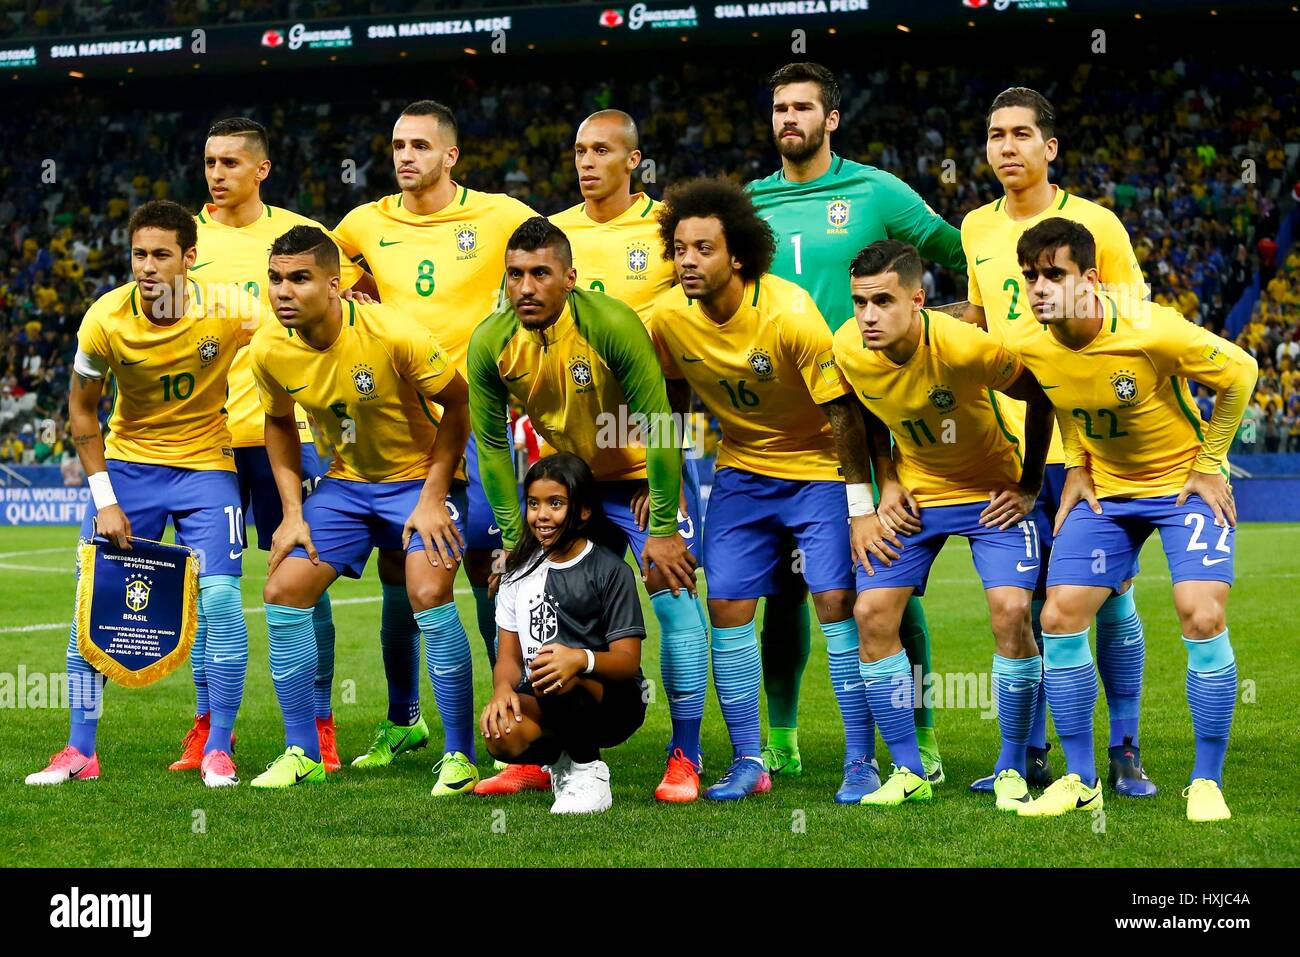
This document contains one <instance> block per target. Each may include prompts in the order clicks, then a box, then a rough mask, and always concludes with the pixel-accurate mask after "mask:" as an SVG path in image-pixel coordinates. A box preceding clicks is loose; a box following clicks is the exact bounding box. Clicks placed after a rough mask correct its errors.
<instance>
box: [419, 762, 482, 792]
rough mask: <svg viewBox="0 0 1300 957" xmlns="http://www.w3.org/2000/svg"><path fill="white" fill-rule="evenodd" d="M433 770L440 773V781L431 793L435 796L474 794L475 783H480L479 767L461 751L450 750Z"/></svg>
mask: <svg viewBox="0 0 1300 957" xmlns="http://www.w3.org/2000/svg"><path fill="white" fill-rule="evenodd" d="M433 770H434V772H435V773H437V775H438V783H437V784H435V785H434V786H433V790H432V791H430V792H429V793H430V794H432V795H433V796H434V797H448V796H449V795H453V794H473V793H474V785H476V784H478V768H476V767H474V763H473V762H472V761H470V759H469V758H468V757H467V756H466V755H465V754H464V753H462V752H460V751H448V752H447V753H446V754H444V755H443V756H442V760H441V761H439V762H438V763H437V764H435V765H434V766H433Z"/></svg>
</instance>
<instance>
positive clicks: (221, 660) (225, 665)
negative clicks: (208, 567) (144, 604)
mask: <svg viewBox="0 0 1300 957" xmlns="http://www.w3.org/2000/svg"><path fill="white" fill-rule="evenodd" d="M199 603H200V604H201V605H202V607H203V616H204V618H206V619H207V623H208V634H207V641H206V643H205V645H204V649H203V670H204V671H205V672H207V678H208V696H209V698H210V700H211V704H212V722H211V726H210V729H209V731H208V741H207V744H205V745H204V747H203V753H204V754H207V753H208V752H209V751H225V752H227V753H229V752H230V747H231V744H230V736H231V733H232V732H233V731H234V728H235V716H236V715H238V714H239V705H240V703H241V702H242V701H243V699H244V680H245V678H246V677H247V675H248V626H247V624H246V623H245V622H244V607H243V603H242V600H241V597H240V592H239V579H238V578H237V577H235V576H234V575H204V576H203V577H202V578H200V579H199Z"/></svg>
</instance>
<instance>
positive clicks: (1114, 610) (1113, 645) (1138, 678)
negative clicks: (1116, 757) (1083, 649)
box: [1097, 586, 1147, 748]
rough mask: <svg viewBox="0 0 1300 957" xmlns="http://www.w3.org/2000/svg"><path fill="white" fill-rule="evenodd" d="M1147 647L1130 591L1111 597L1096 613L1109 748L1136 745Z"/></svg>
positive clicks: (1099, 661) (1098, 661) (1098, 667)
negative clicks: (1108, 721) (1108, 720)
mask: <svg viewBox="0 0 1300 957" xmlns="http://www.w3.org/2000/svg"><path fill="white" fill-rule="evenodd" d="M1146 657H1147V646H1146V640H1145V638H1144V636H1143V634H1142V619H1141V618H1139V617H1138V613H1137V605H1136V604H1134V601H1133V588H1132V587H1131V586H1130V588H1129V590H1128V591H1126V592H1125V593H1124V594H1122V595H1112V596H1111V597H1110V598H1108V599H1106V601H1105V603H1104V604H1103V605H1102V606H1101V608H1100V609H1099V610H1098V611H1097V670H1098V671H1099V672H1100V673H1101V683H1102V685H1103V686H1104V687H1105V689H1106V710H1107V711H1108V712H1109V714H1110V746H1111V747H1112V748H1114V747H1118V746H1120V745H1122V744H1124V743H1125V742H1126V739H1127V742H1128V743H1130V744H1133V745H1137V744H1138V716H1139V713H1140V707H1141V701H1142V668H1143V665H1144V664H1145V662H1146Z"/></svg>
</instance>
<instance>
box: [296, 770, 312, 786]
mask: <svg viewBox="0 0 1300 957" xmlns="http://www.w3.org/2000/svg"><path fill="white" fill-rule="evenodd" d="M310 775H311V771H308V772H307V773H306V774H298V773H297V772H296V771H295V772H294V775H293V783H294V784H302V782H303V781H306V780H307V778H308V777H309V776H310Z"/></svg>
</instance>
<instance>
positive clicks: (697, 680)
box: [650, 588, 709, 764]
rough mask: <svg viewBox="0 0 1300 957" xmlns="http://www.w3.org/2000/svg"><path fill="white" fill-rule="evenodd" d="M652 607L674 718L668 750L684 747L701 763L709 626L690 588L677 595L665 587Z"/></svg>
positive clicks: (661, 666)
mask: <svg viewBox="0 0 1300 957" xmlns="http://www.w3.org/2000/svg"><path fill="white" fill-rule="evenodd" d="M650 607H651V608H653V609H654V613H655V617H656V618H658V619H659V634H660V639H659V670H660V673H661V674H662V676H663V682H664V694H666V695H667V696H668V715H669V717H671V718H672V722H673V736H672V740H671V741H669V743H668V750H669V753H671V752H672V751H674V750H676V749H677V748H681V750H682V753H683V754H685V755H686V756H687V757H688V758H690V759H691V760H692V761H694V762H696V763H697V764H698V763H699V760H700V724H701V722H702V721H703V720H704V698H705V695H707V694H708V690H709V630H708V626H707V625H706V624H705V621H704V610H703V609H702V608H701V607H700V600H699V599H698V598H696V597H694V596H693V595H691V594H690V593H689V592H686V591H683V592H681V593H680V594H678V596H677V597H676V598H674V597H673V593H672V592H671V591H669V590H668V589H666V588H665V589H664V590H663V591H660V592H656V593H655V594H653V595H651V596H650Z"/></svg>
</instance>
